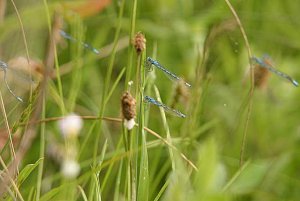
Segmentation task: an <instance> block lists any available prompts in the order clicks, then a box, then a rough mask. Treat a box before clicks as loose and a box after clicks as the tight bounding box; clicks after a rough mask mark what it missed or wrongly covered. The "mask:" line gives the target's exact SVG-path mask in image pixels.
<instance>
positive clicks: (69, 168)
mask: <svg viewBox="0 0 300 201" xmlns="http://www.w3.org/2000/svg"><path fill="white" fill-rule="evenodd" d="M79 172H80V165H79V164H78V162H77V161H75V160H71V159H66V160H64V161H63V163H62V166H61V173H62V175H63V176H64V177H65V178H67V179H74V178H76V177H77V176H78V174H79Z"/></svg>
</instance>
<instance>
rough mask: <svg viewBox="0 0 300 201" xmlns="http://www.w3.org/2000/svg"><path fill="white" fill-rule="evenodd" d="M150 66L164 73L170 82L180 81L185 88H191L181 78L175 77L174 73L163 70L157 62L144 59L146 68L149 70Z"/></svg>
mask: <svg viewBox="0 0 300 201" xmlns="http://www.w3.org/2000/svg"><path fill="white" fill-rule="evenodd" d="M152 65H154V66H155V67H156V68H158V69H159V70H161V71H162V72H164V74H165V75H166V76H167V77H168V78H169V79H171V80H173V81H176V82H180V81H182V82H183V83H184V85H185V86H187V87H191V86H192V85H190V84H189V83H187V82H185V81H184V80H183V79H182V78H180V77H178V76H177V75H175V74H174V73H172V72H171V71H169V70H167V69H166V68H164V67H163V66H162V65H161V64H160V63H159V62H158V61H156V60H154V59H152V58H151V57H147V59H146V65H145V66H146V67H147V68H148V69H149V70H151V69H152V68H151V67H152Z"/></svg>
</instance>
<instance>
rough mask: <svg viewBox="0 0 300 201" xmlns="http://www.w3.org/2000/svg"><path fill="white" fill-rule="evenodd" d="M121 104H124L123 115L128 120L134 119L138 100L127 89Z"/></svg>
mask: <svg viewBox="0 0 300 201" xmlns="http://www.w3.org/2000/svg"><path fill="white" fill-rule="evenodd" d="M121 104H122V113H123V117H124V118H125V119H126V120H130V119H133V118H134V117H135V114H136V111H135V107H136V101H135V99H134V98H133V97H132V96H131V94H130V93H129V92H128V91H126V92H125V93H124V94H123V96H122V99H121Z"/></svg>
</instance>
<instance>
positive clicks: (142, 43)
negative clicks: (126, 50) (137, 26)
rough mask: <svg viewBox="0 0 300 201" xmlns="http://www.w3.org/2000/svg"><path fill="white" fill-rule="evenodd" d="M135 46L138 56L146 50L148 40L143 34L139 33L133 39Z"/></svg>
mask: <svg viewBox="0 0 300 201" xmlns="http://www.w3.org/2000/svg"><path fill="white" fill-rule="evenodd" d="M133 45H134V48H135V50H136V52H137V53H138V54H140V53H141V52H142V51H144V49H145V48H146V38H145V36H144V35H143V34H142V33H141V32H138V33H137V34H136V35H135V37H134V39H133Z"/></svg>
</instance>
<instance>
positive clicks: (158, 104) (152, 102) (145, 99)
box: [144, 96, 186, 118]
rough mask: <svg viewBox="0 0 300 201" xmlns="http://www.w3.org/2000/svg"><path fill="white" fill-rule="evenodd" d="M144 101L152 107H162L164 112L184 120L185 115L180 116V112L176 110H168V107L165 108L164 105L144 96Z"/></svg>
mask: <svg viewBox="0 0 300 201" xmlns="http://www.w3.org/2000/svg"><path fill="white" fill-rule="evenodd" d="M144 101H145V102H147V103H151V104H153V105H156V106H158V107H162V108H163V109H164V110H165V111H166V112H169V113H171V114H174V115H176V116H178V117H181V118H185V117H186V115H185V114H182V113H181V112H179V111H178V110H175V109H173V108H170V107H168V106H166V105H165V104H163V103H161V102H159V101H157V100H155V99H154V98H151V97H150V96H145V97H144Z"/></svg>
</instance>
